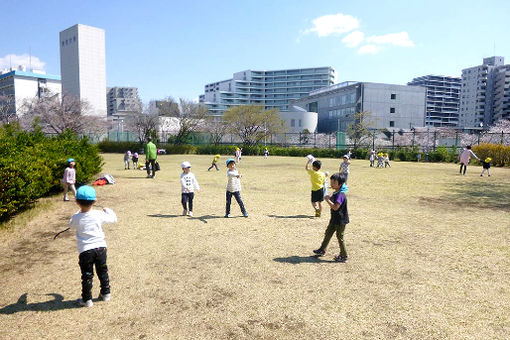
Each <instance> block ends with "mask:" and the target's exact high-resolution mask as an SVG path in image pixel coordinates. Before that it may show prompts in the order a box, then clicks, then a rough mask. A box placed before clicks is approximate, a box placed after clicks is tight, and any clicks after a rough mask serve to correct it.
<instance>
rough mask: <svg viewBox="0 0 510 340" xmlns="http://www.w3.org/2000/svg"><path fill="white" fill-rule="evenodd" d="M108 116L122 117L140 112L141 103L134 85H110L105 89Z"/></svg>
mask: <svg viewBox="0 0 510 340" xmlns="http://www.w3.org/2000/svg"><path fill="white" fill-rule="evenodd" d="M106 102H107V107H108V117H110V116H112V117H116V118H124V117H126V116H132V115H134V114H136V113H140V112H141V108H142V103H141V101H140V98H139V97H138V89H137V88H136V87H112V88H108V89H107V93H106Z"/></svg>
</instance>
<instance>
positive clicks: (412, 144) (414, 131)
mask: <svg viewBox="0 0 510 340" xmlns="http://www.w3.org/2000/svg"><path fill="white" fill-rule="evenodd" d="M415 136H416V130H413V141H412V142H411V146H412V147H413V148H414V137H415Z"/></svg>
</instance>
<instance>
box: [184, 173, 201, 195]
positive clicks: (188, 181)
mask: <svg viewBox="0 0 510 340" xmlns="http://www.w3.org/2000/svg"><path fill="white" fill-rule="evenodd" d="M186 189H188V190H186ZM195 189H197V190H200V186H199V185H198V181H197V178H196V177H195V175H193V173H192V172H188V173H185V172H183V173H182V174H181V192H183V193H187V192H194V191H195Z"/></svg>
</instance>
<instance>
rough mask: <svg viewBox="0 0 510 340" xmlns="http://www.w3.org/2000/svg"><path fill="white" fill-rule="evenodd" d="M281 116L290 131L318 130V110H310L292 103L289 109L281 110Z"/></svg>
mask: <svg viewBox="0 0 510 340" xmlns="http://www.w3.org/2000/svg"><path fill="white" fill-rule="evenodd" d="M280 118H281V119H283V120H284V121H285V124H286V125H287V128H288V130H287V132H288V133H300V132H303V131H308V132H312V133H313V132H315V131H316V130H317V122H318V115H317V112H309V111H307V110H305V109H303V108H302V107H299V106H295V105H291V107H290V108H289V111H282V112H280Z"/></svg>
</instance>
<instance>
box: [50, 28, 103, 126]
mask: <svg viewBox="0 0 510 340" xmlns="http://www.w3.org/2000/svg"><path fill="white" fill-rule="evenodd" d="M59 45H60V72H61V76H62V92H63V93H64V94H65V93H69V94H72V95H75V96H77V97H78V98H79V99H80V100H85V101H87V102H88V103H89V104H90V106H91V111H90V112H89V113H90V114H92V115H96V116H100V117H104V118H106V66H105V33H104V30H102V29H100V28H97V27H91V26H86V25H81V24H77V25H74V26H72V27H69V28H68V29H66V30H64V31H62V32H60V44H59Z"/></svg>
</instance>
